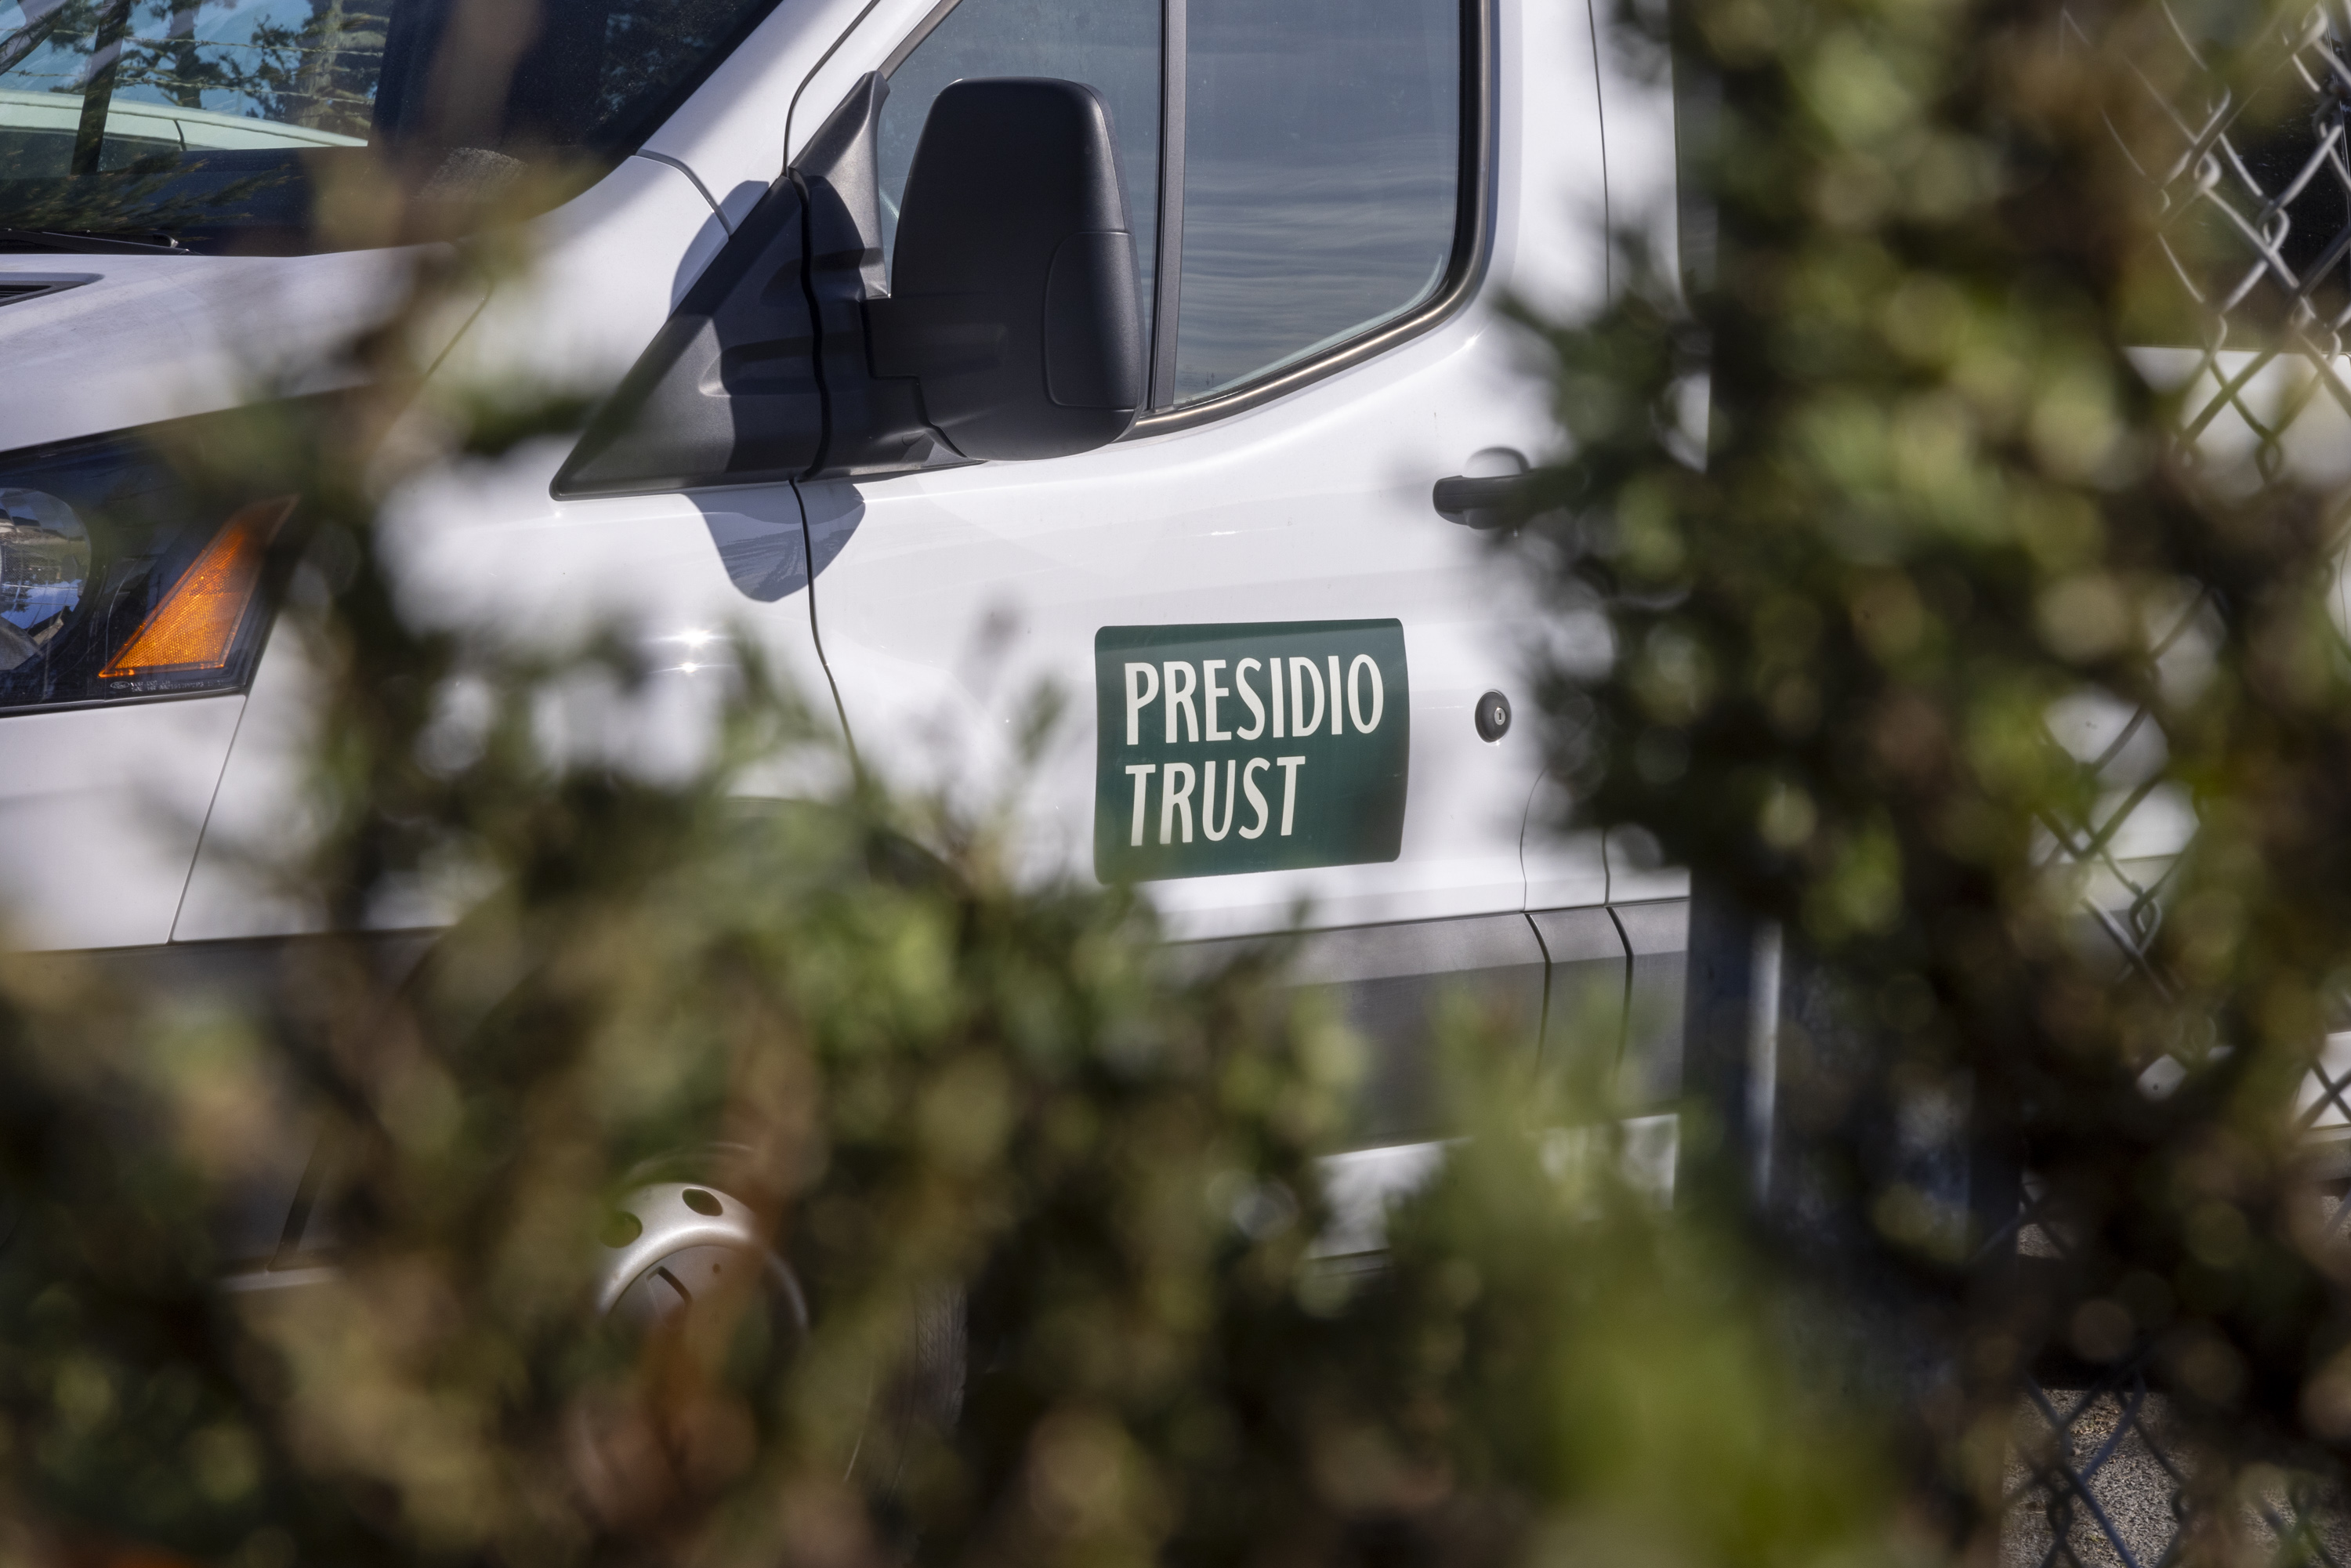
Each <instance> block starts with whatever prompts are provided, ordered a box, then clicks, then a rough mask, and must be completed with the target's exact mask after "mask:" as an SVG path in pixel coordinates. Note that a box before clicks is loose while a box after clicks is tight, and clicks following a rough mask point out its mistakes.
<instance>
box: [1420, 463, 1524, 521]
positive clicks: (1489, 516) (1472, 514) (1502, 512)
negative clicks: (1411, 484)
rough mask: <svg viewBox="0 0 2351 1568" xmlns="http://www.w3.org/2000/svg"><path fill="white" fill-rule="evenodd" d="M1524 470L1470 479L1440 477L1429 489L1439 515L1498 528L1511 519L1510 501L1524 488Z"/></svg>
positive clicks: (1449, 519)
mask: <svg viewBox="0 0 2351 1568" xmlns="http://www.w3.org/2000/svg"><path fill="white" fill-rule="evenodd" d="M1526 485H1527V476H1526V475H1524V474H1504V475H1501V476H1497V477H1495V478H1491V479H1471V478H1468V477H1466V476H1463V475H1459V474H1456V475H1455V476H1453V477H1452V478H1450V479H1439V480H1438V481H1437V487H1436V489H1434V490H1432V491H1431V492H1430V493H1429V500H1430V502H1431V503H1432V504H1433V505H1434V506H1435V507H1437V513H1438V515H1440V516H1442V517H1445V518H1447V520H1448V521H1451V522H1456V523H1459V524H1460V525H1461V526H1462V527H1463V528H1500V527H1501V526H1502V525H1503V524H1504V523H1505V522H1507V521H1509V520H1510V504H1511V503H1512V502H1513V501H1515V500H1517V499H1518V498H1519V496H1520V493H1521V492H1522V491H1523V490H1524V489H1525V488H1526Z"/></svg>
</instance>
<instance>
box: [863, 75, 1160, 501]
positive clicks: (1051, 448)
mask: <svg viewBox="0 0 2351 1568" xmlns="http://www.w3.org/2000/svg"><path fill="white" fill-rule="evenodd" d="M1135 288H1136V279H1135V263H1134V235H1133V233H1132V232H1131V231H1130V230H1129V229H1128V227H1127V221H1126V194H1125V189H1124V186H1123V183H1122V182H1121V181H1120V179H1119V169H1118V152H1117V147H1116V144H1115V143H1114V142H1113V141H1112V139H1111V126H1110V111H1109V110H1108V109H1107V108H1105V107H1104V105H1103V103H1102V99H1101V98H1100V97H1098V96H1097V95H1096V94H1095V92H1094V90H1093V89H1092V88H1089V87H1086V86H1083V85H1081V83H1078V82H1072V81H1057V80H1051V79H1049V78H1022V77H1002V78H984V79H978V80H970V81H959V82H956V83H955V84H954V85H953V86H951V87H949V88H947V89H946V90H945V91H944V92H942V93H940V94H939V96H938V98H937V99H935V101H934V102H933V103H932V105H931V112H930V118H929V119H927V120H925V121H924V123H923V135H922V140H921V141H919V142H918V143H917V144H916V145H915V148H914V166H913V168H912V169H911V170H910V171H909V172H908V174H907V177H906V190H905V200H904V203H903V204H902V205H901V209H900V216H899V219H898V239H897V254H896V256H895V258H894V261H893V267H892V277H891V292H890V296H889V298H882V299H872V300H869V301H867V303H866V306H865V315H866V333H867V341H868V343H869V345H870V347H871V351H872V369H873V373H874V374H875V375H876V376H883V377H911V378H913V379H914V380H915V381H916V382H918V383H919V385H920V387H921V394H922V402H923V411H924V414H925V418H926V419H927V420H928V422H929V423H930V425H931V426H932V428H934V429H935V430H936V431H937V432H938V433H939V434H941V435H943V436H945V437H946V440H947V441H948V442H949V443H950V444H952V445H953V446H954V447H955V449H956V451H957V452H959V453H961V454H962V455H964V456H966V457H970V458H1025V457H1061V456H1066V455H1069V454H1071V453H1074V452H1086V451H1091V450H1092V449H1093V448H1095V447H1097V446H1102V445H1106V444H1109V443H1110V442H1113V441H1115V440H1116V439H1118V437H1119V436H1121V435H1122V434H1125V432H1126V428H1127V426H1128V425H1129V424H1131V423H1134V413H1135V410H1136V408H1137V407H1138V406H1140V405H1141V403H1142V402H1143V365H1144V344H1143V320H1142V313H1141V308H1140V306H1139V304H1138V301H1137V299H1136V297H1135Z"/></svg>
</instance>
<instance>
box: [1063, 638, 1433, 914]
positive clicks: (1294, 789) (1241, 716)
mask: <svg viewBox="0 0 2351 1568" xmlns="http://www.w3.org/2000/svg"><path fill="white" fill-rule="evenodd" d="M1094 720H1095V725H1096V730H1095V736H1096V740H1095V748H1094V757H1095V762H1094V874H1095V875H1096V876H1098V877H1100V878H1101V879H1102V881H1104V882H1142V881H1147V880H1150V879H1153V878H1158V877H1178V876H1223V875H1227V874H1229V873H1233V872H1243V871H1286V870H1292V869H1295V868H1297V867H1300V866H1311V865H1353V864H1357V863H1360V862H1366V861H1392V860H1394V859H1395V858H1396V851H1397V850H1398V848H1399V847H1400V846H1401V845H1402V842H1403V840H1404V796H1405V774H1406V771H1407V766H1406V765H1407V762H1408V759H1409V757H1410V753H1411V740H1412V688H1411V685H1410V683H1409V681H1408V679H1407V677H1406V675H1405V662H1404V624H1403V622H1397V621H1274V622H1259V623H1255V624H1236V625H1224V626H1105V627H1103V628H1102V630H1101V631H1099V632H1095V633H1094Z"/></svg>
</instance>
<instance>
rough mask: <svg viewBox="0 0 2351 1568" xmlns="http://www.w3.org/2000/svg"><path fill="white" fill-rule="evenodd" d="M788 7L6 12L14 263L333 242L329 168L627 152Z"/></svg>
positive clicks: (657, 4)
mask: <svg viewBox="0 0 2351 1568" xmlns="http://www.w3.org/2000/svg"><path fill="white" fill-rule="evenodd" d="M775 4H776V0H539V3H538V5H532V4H530V0H0V250H16V251H24V250H40V249H64V248H86V249H116V248H121V247H124V246H130V247H132V248H145V247H148V246H161V247H166V248H183V249H198V250H228V251H242V252H274V253H280V254H283V253H286V252H290V251H300V250H308V249H314V248H318V246H319V245H320V244H321V243H324V242H322V241H321V240H320V239H319V236H318V235H317V234H316V232H315V228H316V225H313V224H312V222H311V215H312V212H311V209H312V193H313V192H314V191H315V190H316V189H317V188H319V185H320V184H321V183H324V182H323V180H322V175H323V174H325V173H326V172H328V168H327V162H322V161H329V162H330V161H332V160H335V159H337V158H342V159H350V158H353V157H364V156H365V154H363V153H360V152H359V151H358V150H360V149H363V148H368V147H371V146H372V147H375V148H377V149H378V150H379V151H383V150H395V151H397V152H398V153H399V154H400V156H401V160H402V163H403V165H404V166H406V167H408V168H409V169H411V170H421V171H424V172H427V173H429V174H433V175H434V177H436V178H441V179H442V180H443V183H444V185H445V183H446V178H445V174H444V173H443V172H444V171H454V172H456V173H457V175H458V176H459V177H460V178H461V179H465V180H470V181H473V182H475V183H478V182H479V181H481V180H482V179H484V178H485V177H486V176H491V175H496V174H498V173H500V172H504V173H507V174H511V173H513V172H517V162H516V161H517V160H528V159H534V158H548V157H554V158H558V159H566V160H570V161H575V162H576V161H581V160H586V161H595V162H612V161H616V160H618V159H619V158H622V157H624V156H626V155H627V154H628V153H629V152H631V151H632V150H633V149H634V148H635V146H636V145H637V143H638V142H639V141H642V140H643V138H644V137H645V136H646V135H647V134H649V133H650V132H651V131H653V128H654V127H655V126H657V125H659V124H660V122H661V120H663V118H664V117H665V116H666V115H667V114H668V113H669V111H670V110H671V109H672V108H673V107H674V106H675V105H676V103H677V102H678V101H679V100H680V99H683V98H684V96H685V95H686V94H687V93H688V92H690V91H692V90H693V89H694V88H695V85H696V84H697V83H699V82H700V81H701V79H702V78H703V77H705V75H707V74H708V72H709V71H710V69H711V68H712V67H714V66H715V65H716V63H717V62H718V61H719V60H720V59H723V58H724V57H726V53H727V52H728V51H729V50H730V49H732V48H733V47H735V45H736V44H737V42H738V41H739V40H740V39H741V38H742V37H743V36H744V35H745V34H746V33H747V32H748V31H749V30H750V29H751V27H752V26H755V25H756V24H757V23H758V20H759V19H760V17H761V16H764V15H765V14H766V13H767V12H768V10H769V9H771V8H772V7H773V5H775Z"/></svg>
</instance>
